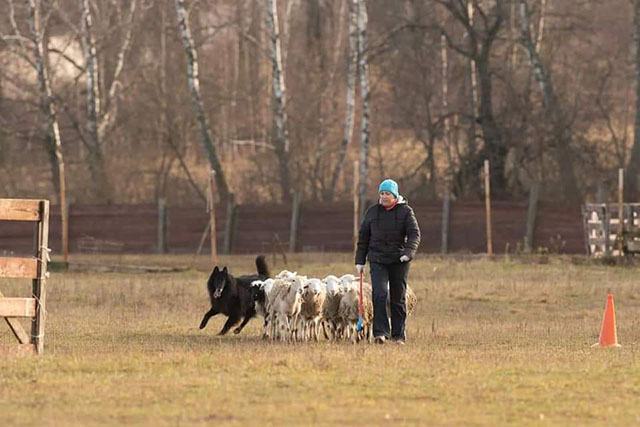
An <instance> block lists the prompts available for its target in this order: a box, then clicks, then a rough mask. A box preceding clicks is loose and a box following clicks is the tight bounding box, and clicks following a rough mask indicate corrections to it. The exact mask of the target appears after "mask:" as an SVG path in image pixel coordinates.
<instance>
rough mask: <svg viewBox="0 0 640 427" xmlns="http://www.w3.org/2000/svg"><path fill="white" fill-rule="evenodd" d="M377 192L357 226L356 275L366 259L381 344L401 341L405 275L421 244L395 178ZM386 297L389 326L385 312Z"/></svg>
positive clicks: (415, 226) (403, 317) (401, 342)
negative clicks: (375, 200) (376, 200)
mask: <svg viewBox="0 0 640 427" xmlns="http://www.w3.org/2000/svg"><path fill="white" fill-rule="evenodd" d="M378 195H379V200H378V203H377V204H376V205H373V206H371V207H370V208H369V209H367V212H366V213H365V214H364V219H363V220H362V224H361V225H360V233H359V236H358V247H357V250H356V270H357V272H358V274H360V273H362V272H363V271H364V265H365V263H366V260H367V258H368V259H369V264H370V267H371V284H372V288H373V336H374V339H375V342H376V343H378V344H384V343H385V341H386V340H388V339H389V338H391V339H392V340H393V341H394V342H396V343H398V344H404V342H405V339H406V336H405V320H406V317H407V310H406V305H405V293H406V290H407V275H408V274H409V264H410V262H411V260H412V259H413V257H414V255H415V253H416V250H417V249H418V245H419V244H420V228H419V227H418V221H416V217H415V215H414V214H413V209H411V208H410V207H409V205H408V204H407V201H406V200H405V199H404V198H403V197H402V196H401V195H400V194H399V193H398V184H397V183H396V182H395V181H394V180H392V179H385V180H384V181H382V183H381V184H380V187H379V188H378ZM389 300H390V302H391V328H389V316H388V314H387V301H389Z"/></svg>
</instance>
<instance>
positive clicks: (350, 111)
mask: <svg viewBox="0 0 640 427" xmlns="http://www.w3.org/2000/svg"><path fill="white" fill-rule="evenodd" d="M347 1H349V53H348V56H347V93H346V108H345V112H344V130H343V135H342V143H341V144H340V150H339V151H338V163H337V165H336V167H335V168H334V169H333V172H332V174H331V183H330V185H329V188H328V191H327V192H326V196H325V200H331V199H333V195H334V194H335V188H336V185H337V184H338V178H339V177H340V173H341V172H342V168H343V166H344V161H345V159H346V156H347V149H348V148H349V144H350V143H351V138H352V136H353V124H354V111H355V96H356V73H357V71H358V70H357V67H358V0H347Z"/></svg>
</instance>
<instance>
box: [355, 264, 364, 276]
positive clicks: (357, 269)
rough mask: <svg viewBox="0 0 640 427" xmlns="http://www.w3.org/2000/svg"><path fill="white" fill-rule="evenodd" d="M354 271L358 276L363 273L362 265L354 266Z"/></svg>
mask: <svg viewBox="0 0 640 427" xmlns="http://www.w3.org/2000/svg"><path fill="white" fill-rule="evenodd" d="M356 271H357V272H358V274H362V273H364V264H356Z"/></svg>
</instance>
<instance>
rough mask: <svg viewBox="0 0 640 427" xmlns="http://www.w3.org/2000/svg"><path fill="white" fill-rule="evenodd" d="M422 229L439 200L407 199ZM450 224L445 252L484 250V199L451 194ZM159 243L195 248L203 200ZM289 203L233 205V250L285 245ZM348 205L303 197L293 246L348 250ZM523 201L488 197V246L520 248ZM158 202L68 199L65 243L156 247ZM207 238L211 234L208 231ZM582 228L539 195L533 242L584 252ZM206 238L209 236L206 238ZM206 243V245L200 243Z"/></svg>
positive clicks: (13, 245)
mask: <svg viewBox="0 0 640 427" xmlns="http://www.w3.org/2000/svg"><path fill="white" fill-rule="evenodd" d="M411 206H412V207H413V209H414V211H415V213H416V216H417V219H418V223H419V224H420V228H421V230H422V244H421V245H420V250H419V251H420V252H427V253H439V252H440V249H441V224H442V201H439V200H434V201H418V202H416V203H411ZM450 209H451V213H450V224H449V244H448V250H449V252H454V253H455V252H458V253H460V252H462V253H484V252H485V251H486V227H485V208H484V202H483V201H452V202H451V208H450ZM165 211H166V215H167V218H166V220H165V226H164V228H165V229H166V236H165V239H164V242H163V244H164V246H166V248H167V250H168V251H169V252H174V253H194V252H195V251H196V249H197V247H198V243H199V241H200V239H201V237H202V234H203V232H204V231H205V228H206V225H207V223H208V220H209V214H208V213H207V212H206V210H205V208H204V207H175V206H170V205H169V206H168V207H166V210H165ZM291 211H292V209H291V206H290V205H249V204H246V205H240V206H238V207H237V209H236V220H235V223H234V224H235V231H234V233H233V238H232V239H231V241H230V249H231V252H232V253H261V252H271V251H273V250H274V248H280V249H282V250H284V251H286V250H288V247H289V233H290V229H291V227H290V225H291ZM352 212H353V206H352V204H351V202H350V201H348V202H344V203H310V202H306V203H302V206H301V208H300V218H299V223H298V226H297V230H298V236H297V239H296V248H297V249H298V250H300V251H304V252H310V251H340V252H351V251H352V229H353V222H352V218H353V216H352V215H353V213H352ZM226 215H227V209H226V206H221V205H217V206H216V221H217V224H216V228H217V230H218V248H219V250H220V249H222V247H223V242H224V241H225V230H226V229H227V227H226V226H225V225H226ZM526 218H527V203H526V202H501V201H494V202H493V203H492V219H493V251H494V253H496V254H501V253H504V252H505V250H506V248H507V246H508V247H509V252H511V253H513V252H514V251H515V250H516V248H518V247H520V248H524V236H525V234H526ZM158 225H159V219H158V206H156V205H152V204H149V205H115V206H94V205H71V207H70V210H69V246H70V252H71V253H74V252H75V253H78V252H107V253H109V252H111V253H155V252H158V243H159V242H158ZM50 229H51V239H50V245H51V247H52V249H53V250H54V252H55V253H60V250H61V236H60V233H61V221H60V216H59V209H57V208H55V207H54V208H52V209H51V226H50ZM31 232H32V231H31V228H29V226H28V224H24V223H0V254H2V253H3V252H4V253H9V252H13V253H29V252H30V250H31V245H30V244H29V241H28V240H27V241H26V242H25V240H24V238H25V237H26V236H28V235H31V234H30V233H31ZM207 239H208V237H207ZM584 239H585V236H584V228H583V220H582V214H581V212H580V209H579V208H574V209H572V208H568V207H566V206H559V205H557V204H553V203H549V202H539V204H538V209H537V218H536V227H535V232H534V241H533V247H534V249H535V248H545V249H548V250H549V251H551V252H560V253H572V254H584V253H585V248H586V245H585V240H584ZM207 241H208V240H207ZM204 251H205V252H208V251H209V245H208V244H206V245H204Z"/></svg>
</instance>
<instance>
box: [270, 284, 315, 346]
mask: <svg viewBox="0 0 640 427" xmlns="http://www.w3.org/2000/svg"><path fill="white" fill-rule="evenodd" d="M306 282H307V279H306V277H305V276H295V277H294V278H292V279H290V280H282V281H276V283H282V285H278V286H277V293H276V294H274V300H273V303H272V304H271V313H270V317H272V318H273V319H274V337H275V336H276V335H279V337H280V339H281V340H282V341H285V340H286V339H287V336H289V337H290V338H292V339H293V338H295V336H296V332H297V329H296V328H297V320H298V315H299V314H300V309H301V308H302V291H303V290H304V285H305V284H306ZM274 289H276V286H275V285H274ZM272 292H273V290H272ZM276 329H277V330H276ZM280 332H282V333H280Z"/></svg>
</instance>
